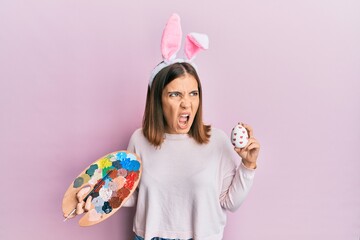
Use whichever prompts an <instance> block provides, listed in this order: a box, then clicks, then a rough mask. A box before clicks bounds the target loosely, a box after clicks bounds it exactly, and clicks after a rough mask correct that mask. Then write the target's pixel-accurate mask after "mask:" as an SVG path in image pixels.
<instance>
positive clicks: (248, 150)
mask: <svg viewBox="0 0 360 240" xmlns="http://www.w3.org/2000/svg"><path fill="white" fill-rule="evenodd" d="M240 125H241V126H243V127H244V128H246V130H247V131H248V133H249V139H248V143H247V144H246V146H245V147H243V148H236V147H235V151H236V152H237V153H238V154H239V156H240V157H241V158H242V162H243V164H244V165H245V166H246V167H247V168H252V169H255V168H256V161H257V158H258V155H259V151H260V144H259V142H258V141H257V140H256V139H255V138H254V131H253V129H252V127H251V126H250V125H247V124H244V123H240Z"/></svg>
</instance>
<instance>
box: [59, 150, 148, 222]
mask: <svg viewBox="0 0 360 240" xmlns="http://www.w3.org/2000/svg"><path fill="white" fill-rule="evenodd" d="M141 173H142V165H141V160H140V158H139V157H138V156H137V155H136V154H134V153H131V152H128V151H117V152H113V153H109V154H107V155H105V156H103V157H102V158H100V159H98V160H96V161H95V162H94V163H92V164H91V165H90V166H88V167H87V168H86V169H85V170H84V171H82V172H81V173H80V174H79V176H78V177H77V178H76V179H75V180H74V181H73V182H72V183H71V184H70V186H69V188H68V189H67V191H66V192H65V195H64V198H63V202H62V210H63V213H64V216H68V215H69V213H71V212H72V210H73V209H75V208H76V205H77V204H78V200H77V197H76V194H77V193H78V192H79V191H80V190H81V189H83V188H84V187H87V186H89V187H90V189H91V190H92V192H91V194H90V196H92V201H91V208H90V210H89V211H88V212H86V213H85V214H84V215H83V217H82V218H81V219H80V221H79V225H80V226H91V225H94V224H97V223H100V222H102V221H104V220H105V219H107V218H108V217H110V216H112V215H113V214H114V213H115V212H116V211H118V210H119V209H120V208H121V206H122V205H123V204H124V203H125V202H126V200H127V199H128V198H129V197H130V196H131V194H132V193H133V192H134V191H135V189H136V187H137V186H138V184H139V181H140V177H141ZM73 215H75V214H73Z"/></svg>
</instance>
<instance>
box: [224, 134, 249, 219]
mask: <svg viewBox="0 0 360 240" xmlns="http://www.w3.org/2000/svg"><path fill="white" fill-rule="evenodd" d="M224 144H225V146H224V150H223V154H222V161H223V164H222V168H223V171H225V173H224V174H221V175H222V176H223V177H222V187H221V194H220V204H221V206H222V207H223V208H225V209H227V210H229V211H232V212H233V211H235V210H237V209H238V208H239V207H240V205H241V203H242V202H243V201H244V200H245V198H246V196H247V195H248V193H249V191H250V189H251V187H252V185H253V180H254V176H255V170H254V169H249V168H247V167H246V166H245V165H244V164H243V163H242V162H241V163H240V164H239V166H237V164H236V163H234V161H232V159H234V160H235V161H241V159H240V157H239V156H238V155H237V154H236V153H235V151H234V149H233V146H232V145H231V144H229V143H228V141H226V142H225V143H224ZM234 153H235V154H234Z"/></svg>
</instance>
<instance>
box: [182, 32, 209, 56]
mask: <svg viewBox="0 0 360 240" xmlns="http://www.w3.org/2000/svg"><path fill="white" fill-rule="evenodd" d="M208 48H209V37H208V36H207V35H206V34H201V33H189V34H188V35H187V36H186V40H185V55H186V57H187V58H188V59H189V60H192V59H193V58H194V57H195V56H196V54H197V53H198V52H199V51H200V49H202V50H206V49H208Z"/></svg>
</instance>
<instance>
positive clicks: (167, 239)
mask: <svg viewBox="0 0 360 240" xmlns="http://www.w3.org/2000/svg"><path fill="white" fill-rule="evenodd" d="M134 240H144V238H142V237H139V236H137V235H135V238H134ZM151 240H181V239H169V238H159V237H154V238H152V239H151ZM189 240H192V238H191V239H189Z"/></svg>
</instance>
